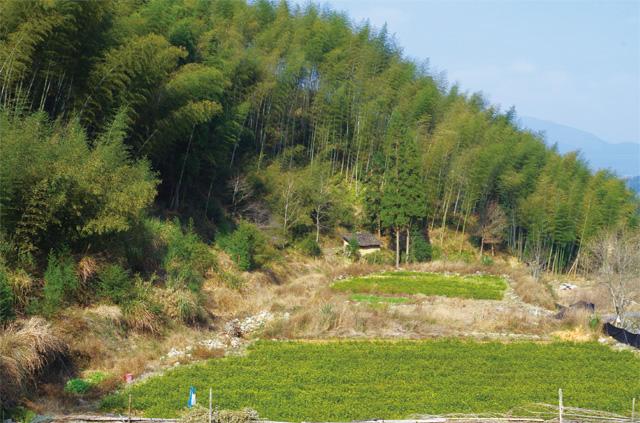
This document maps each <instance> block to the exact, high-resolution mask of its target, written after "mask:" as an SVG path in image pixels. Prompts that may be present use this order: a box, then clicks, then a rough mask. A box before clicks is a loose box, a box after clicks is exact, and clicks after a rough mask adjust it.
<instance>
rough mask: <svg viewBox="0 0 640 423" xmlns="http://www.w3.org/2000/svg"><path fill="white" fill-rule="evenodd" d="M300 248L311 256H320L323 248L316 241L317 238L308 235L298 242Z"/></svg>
mask: <svg viewBox="0 0 640 423" xmlns="http://www.w3.org/2000/svg"><path fill="white" fill-rule="evenodd" d="M298 249H299V250H300V251H302V253H303V254H305V255H307V256H309V257H320V256H321V255H322V249H321V248H320V245H318V243H317V242H316V240H315V238H313V237H312V236H308V237H306V238H304V239H303V240H302V241H300V242H299V243H298Z"/></svg>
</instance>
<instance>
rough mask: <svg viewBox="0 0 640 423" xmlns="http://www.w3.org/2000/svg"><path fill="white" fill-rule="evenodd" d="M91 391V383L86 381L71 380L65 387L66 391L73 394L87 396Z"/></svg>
mask: <svg viewBox="0 0 640 423" xmlns="http://www.w3.org/2000/svg"><path fill="white" fill-rule="evenodd" d="M89 389H91V383H89V382H87V381H86V380H84V379H70V380H68V381H67V384H66V385H65V386H64V391H65V392H69V393H71V394H86V393H87V392H89Z"/></svg>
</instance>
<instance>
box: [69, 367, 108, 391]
mask: <svg viewBox="0 0 640 423" xmlns="http://www.w3.org/2000/svg"><path fill="white" fill-rule="evenodd" d="M108 377H109V375H107V374H106V373H104V372H91V373H90V374H88V375H87V376H86V377H84V378H74V379H69V380H68V381H67V383H66V384H65V386H64V391H65V392H68V393H70V394H76V395H83V394H86V393H87V392H89V391H90V390H91V389H92V388H93V387H95V386H97V385H99V384H100V383H102V382H103V381H105V380H106V379H107V378H108Z"/></svg>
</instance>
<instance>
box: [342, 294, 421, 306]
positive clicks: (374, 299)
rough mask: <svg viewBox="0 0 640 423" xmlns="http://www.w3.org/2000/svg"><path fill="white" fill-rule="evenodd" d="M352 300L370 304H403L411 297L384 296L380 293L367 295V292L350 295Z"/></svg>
mask: <svg viewBox="0 0 640 423" xmlns="http://www.w3.org/2000/svg"><path fill="white" fill-rule="evenodd" d="M349 300H351V301H357V302H360V303H370V304H380V303H389V304H401V303H406V302H409V298H406V297H388V296H387V297H383V296H380V295H367V294H353V295H351V296H350V297H349Z"/></svg>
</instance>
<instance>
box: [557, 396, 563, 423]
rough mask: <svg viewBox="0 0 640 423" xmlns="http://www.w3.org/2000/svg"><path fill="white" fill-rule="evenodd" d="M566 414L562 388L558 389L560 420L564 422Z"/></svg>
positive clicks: (561, 422)
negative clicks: (563, 416)
mask: <svg viewBox="0 0 640 423" xmlns="http://www.w3.org/2000/svg"><path fill="white" fill-rule="evenodd" d="M563 414H564V406H563V405H562V388H560V389H558V418H559V420H558V421H559V422H560V423H563V421H562V415H563Z"/></svg>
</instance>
